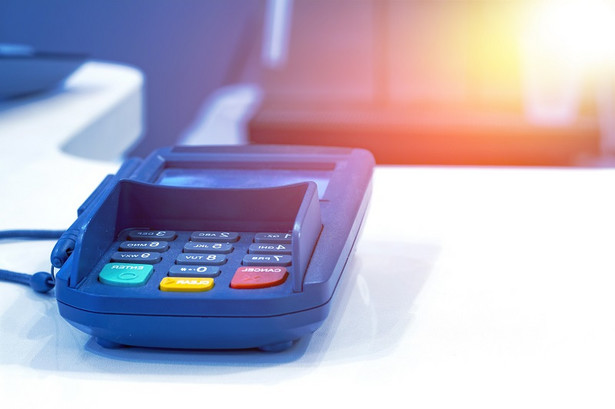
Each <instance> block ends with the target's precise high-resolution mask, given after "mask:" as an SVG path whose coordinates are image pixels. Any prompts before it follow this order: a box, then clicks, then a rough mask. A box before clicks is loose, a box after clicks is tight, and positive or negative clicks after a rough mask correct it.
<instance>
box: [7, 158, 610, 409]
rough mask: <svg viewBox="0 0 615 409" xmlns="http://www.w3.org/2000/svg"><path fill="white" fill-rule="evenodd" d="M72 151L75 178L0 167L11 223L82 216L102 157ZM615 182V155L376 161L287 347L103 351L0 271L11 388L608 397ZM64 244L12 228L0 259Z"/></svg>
mask: <svg viewBox="0 0 615 409" xmlns="http://www.w3.org/2000/svg"><path fill="white" fill-rule="evenodd" d="M0 155H1V157H2V159H3V160H4V157H5V154H4V153H1V154H0ZM22 156H23V158H24V159H23V163H26V164H27V166H33V167H37V168H41V167H42V168H45V167H47V166H49V165H50V162H49V161H48V160H46V159H45V158H42V159H40V162H32V161H29V160H28V155H23V154H22ZM11 160H16V158H11ZM70 168H71V169H72V171H71V177H74V178H77V181H76V182H72V183H70V184H71V186H72V187H71V188H70V189H69V190H70V193H67V192H66V191H65V190H63V189H56V188H55V187H54V186H52V185H53V183H50V181H49V179H50V178H51V179H53V178H55V176H54V175H53V174H48V173H45V172H42V173H40V174H38V176H37V177H36V178H34V179H33V178H32V177H31V176H32V175H30V174H28V173H24V174H21V175H19V177H12V176H11V174H10V173H7V172H6V171H4V172H2V173H0V190H1V191H2V196H3V199H2V201H1V204H2V209H1V211H2V212H1V213H0V214H2V215H3V216H2V217H0V228H14V227H43V228H64V227H66V226H67V225H68V224H70V223H71V222H72V221H73V219H74V217H75V212H76V209H77V207H78V206H79V205H80V204H81V202H82V201H83V200H84V199H85V197H86V196H87V194H88V193H89V192H90V191H91V190H92V189H93V187H94V186H95V185H96V184H97V183H98V181H99V180H100V179H101V178H102V175H103V173H105V170H106V169H103V168H104V166H101V165H100V164H99V163H96V162H91V161H90V162H83V163H76V162H75V163H71V164H70ZM4 169H5V170H6V168H4ZM68 179H69V180H70V179H71V178H68ZM73 180H74V179H73ZM614 181H615V170H610V169H541V168H530V169H511V168H499V169H498V168H458V167H441V168H439V167H379V168H377V170H376V172H375V175H374V193H373V198H372V203H371V208H370V211H369V215H368V218H367V221H366V224H365V228H364V231H363V235H362V237H361V240H360V242H359V244H358V247H357V250H356V253H355V254H354V257H353V259H352V261H351V262H350V264H349V266H348V268H347V270H346V271H345V273H344V278H343V280H344V281H343V286H342V288H341V290H340V292H339V293H337V294H336V297H335V301H334V304H333V308H332V311H331V314H330V315H329V317H328V319H327V321H326V322H325V324H324V326H323V327H322V328H320V329H319V330H318V331H316V332H315V333H314V334H313V335H312V336H311V337H308V338H306V339H303V340H302V341H300V342H299V343H298V344H296V345H295V346H294V347H293V348H291V349H290V350H287V351H284V352H281V353H263V352H256V351H229V352H208V351H169V350H148V349H141V348H125V349H112V350H106V349H103V348H101V347H100V346H98V345H97V344H96V343H95V342H94V341H93V340H91V339H90V338H89V337H88V336H87V335H85V334H83V333H81V332H79V331H78V330H76V329H74V328H72V327H71V326H70V325H69V324H67V323H66V322H65V321H64V320H63V319H62V318H61V317H60V316H59V314H58V311H57V308H56V305H55V301H54V299H53V297H52V296H42V295H38V294H35V293H34V292H32V291H31V290H30V289H28V288H26V287H23V286H20V285H15V284H8V283H0V402H3V403H2V407H6V408H9V407H10V408H14V407H35V406H34V405H40V407H44V406H48V405H51V406H52V407H53V406H59V405H62V407H79V408H83V407H88V408H91V407H101V408H102V407H104V408H108V407H109V406H110V405H112V404H114V402H118V401H121V402H125V403H133V404H137V403H138V404H139V407H143V408H145V407H147V406H146V405H150V404H151V405H153V404H156V407H175V408H177V407H201V406H203V407H204V406H205V405H212V404H215V405H222V404H225V405H227V406H225V407H228V405H229V402H230V401H241V402H244V403H246V404H250V405H258V407H262V406H265V405H267V406H270V407H282V406H283V407H292V406H299V407H308V406H310V404H311V403H312V402H320V405H321V406H322V405H323V403H322V402H327V401H333V402H334V403H335V404H336V405H342V404H343V405H345V406H348V405H349V404H362V406H361V407H365V406H366V405H367V404H376V405H379V406H380V407H414V408H424V407H438V408H450V407H473V408H477V407H478V408H502V407H504V408H508V407H510V408H520V407H523V408H525V407H537V408H538V407H540V408H544V407H562V406H565V407H591V408H597V407H613V405H615V391H614V389H613V380H614V379H615V376H614V372H615V369H613V368H615V320H613V312H614V311H615V296H614V294H615V252H614V251H613V249H614V248H615V189H613V184H614ZM67 183H68V182H67ZM30 186H32V187H30ZM32 202H33V203H32ZM52 246H53V243H52V242H41V243H31V242H23V243H18V242H11V243H7V244H1V247H0V267H2V268H11V269H16V270H20V271H28V272H30V271H38V270H46V269H47V268H48V265H49V262H48V255H49V252H50V250H51V248H52ZM6 402H9V403H10V404H8V405H5V404H4V403H6ZM291 405H292V406H291ZM37 407H38V406H37ZM230 407H235V406H230ZM322 407H327V406H326V405H325V406H322Z"/></svg>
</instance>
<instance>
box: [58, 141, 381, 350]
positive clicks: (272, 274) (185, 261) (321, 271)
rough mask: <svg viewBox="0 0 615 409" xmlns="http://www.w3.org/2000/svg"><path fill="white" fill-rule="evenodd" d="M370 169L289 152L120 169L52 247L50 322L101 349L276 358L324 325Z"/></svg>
mask: <svg viewBox="0 0 615 409" xmlns="http://www.w3.org/2000/svg"><path fill="white" fill-rule="evenodd" d="M373 167H374V160H373V157H372V155H371V154H370V153H369V152H367V151H365V150H361V149H345V148H321V147H301V146H264V145H252V146H217V147H195V146H177V147H171V148H164V149H160V150H158V151H156V152H154V153H153V154H152V155H151V156H149V157H148V158H146V159H145V160H141V159H130V160H128V161H126V162H125V163H124V165H123V166H122V167H121V168H120V170H119V171H118V172H117V173H116V174H115V175H109V176H107V178H106V179H105V180H104V181H103V182H102V183H101V184H100V185H99V186H98V188H97V189H96V190H95V191H94V192H93V193H92V194H91V196H90V197H89V198H88V199H87V200H86V201H85V203H83V205H82V206H81V207H80V208H79V210H78V217H77V219H76V221H75V222H74V224H73V225H72V226H71V227H70V228H69V229H68V230H67V231H66V232H65V233H64V234H63V235H62V237H61V238H60V239H59V240H58V242H57V243H56V246H55V248H54V250H53V253H52V256H51V261H52V264H53V265H54V266H55V267H57V268H59V270H58V272H57V275H56V287H55V288H56V297H57V302H58V306H59V311H60V314H61V315H62V316H63V317H64V318H65V319H66V320H67V321H68V322H69V323H71V324H72V325H73V326H75V327H77V328H78V329H80V330H82V331H84V332H86V333H88V334H91V335H92V336H93V337H95V338H96V340H97V341H98V343H100V344H101V345H103V346H106V347H117V346H142V347H162V348H190V349H239V348H241V349H243V348H260V349H262V350H267V351H277V350H283V349H285V348H288V347H290V346H291V345H292V344H293V342H294V341H295V340H297V339H299V338H301V337H303V336H305V335H307V334H309V333H311V332H313V331H315V330H316V329H317V328H318V327H319V326H320V325H321V324H322V322H323V321H324V320H325V318H326V316H327V314H328V311H329V308H330V305H331V300H332V298H333V297H334V296H335V293H336V291H337V290H338V289H337V287H338V284H339V282H340V277H341V275H342V273H343V271H344V267H345V266H346V264H347V262H348V258H349V256H350V254H351V250H352V249H353V246H354V245H355V242H356V239H357V235H358V233H359V229H360V227H361V224H362V222H363V219H364V216H365V212H366V208H367V204H368V201H369V197H370V186H371V177H372V172H373Z"/></svg>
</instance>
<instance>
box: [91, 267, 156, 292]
mask: <svg viewBox="0 0 615 409" xmlns="http://www.w3.org/2000/svg"><path fill="white" fill-rule="evenodd" d="M153 271H154V267H153V266H152V265H149V264H128V263H109V264H107V265H106V266H105V267H104V268H103V269H102V271H101V272H100V274H98V279H99V280H100V282H101V283H103V284H108V285H117V286H121V287H138V286H140V285H143V284H145V283H146V282H147V280H148V279H149V276H151V275H152V272H153Z"/></svg>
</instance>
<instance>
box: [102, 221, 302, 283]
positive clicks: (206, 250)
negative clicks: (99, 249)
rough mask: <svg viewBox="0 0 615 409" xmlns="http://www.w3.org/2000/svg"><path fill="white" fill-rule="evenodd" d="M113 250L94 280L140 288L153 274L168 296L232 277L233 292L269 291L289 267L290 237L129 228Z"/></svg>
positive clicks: (290, 256)
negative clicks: (266, 289)
mask: <svg viewBox="0 0 615 409" xmlns="http://www.w3.org/2000/svg"><path fill="white" fill-rule="evenodd" d="M112 247H113V251H112V252H111V255H110V257H109V262H108V263H107V264H105V265H104V266H103V268H102V269H101V271H100V273H99V275H98V281H99V282H101V283H103V284H105V285H112V286H120V287H139V286H143V285H145V284H146V283H148V281H149V280H150V279H151V278H152V276H153V275H154V273H155V272H156V273H157V274H156V276H157V277H158V279H159V280H160V281H159V284H158V288H159V290H161V291H168V292H205V291H210V290H212V289H214V288H215V285H216V281H217V280H218V278H219V277H230V282H229V287H230V288H232V289H237V290H245V289H259V288H269V287H275V286H279V285H281V284H283V283H284V282H285V281H286V279H287V277H288V275H289V272H290V269H292V250H291V234H289V233H283V232H264V233H250V232H224V231H192V232H186V231H177V232H176V231H160V230H129V231H128V232H125V233H123V234H120V237H119V238H118V241H116V242H115V243H114V244H113V246H112ZM161 271H162V273H161ZM161 274H162V276H161ZM160 277H161V278H160ZM226 281H227V282H228V280H226Z"/></svg>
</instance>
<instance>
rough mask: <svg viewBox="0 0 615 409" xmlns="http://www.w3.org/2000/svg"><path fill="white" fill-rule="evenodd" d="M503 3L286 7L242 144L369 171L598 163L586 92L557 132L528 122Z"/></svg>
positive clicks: (323, 2) (512, 22) (307, 0)
mask: <svg viewBox="0 0 615 409" xmlns="http://www.w3.org/2000/svg"><path fill="white" fill-rule="evenodd" d="M522 3H524V2H511V1H505V0H500V1H497V0H473V1H430V0H413V1H405V0H379V1H372V0H340V1H335V2H331V1H328V0H295V1H294V2H293V8H292V17H291V18H292V21H291V26H290V27H291V28H290V36H289V41H288V44H289V47H288V55H287V59H286V62H285V63H284V64H281V65H279V66H276V67H270V68H265V70H264V72H263V78H262V84H263V88H264V98H263V102H262V104H261V106H260V108H259V109H258V111H257V112H256V114H255V116H254V117H253V118H252V120H251V121H250V123H249V138H250V140H251V142H254V143H285V144H289V143H290V144H317V145H340V146H355V147H363V148H367V149H369V150H371V151H372V152H373V153H374V156H375V157H376V159H377V161H378V162H379V163H415V164H477V165H574V164H577V163H578V161H579V160H580V159H583V158H584V157H592V156H593V157H595V156H596V155H598V154H599V147H600V144H599V127H598V122H597V119H596V106H595V101H594V100H593V99H592V98H593V94H591V91H583V92H586V94H585V95H583V96H582V99H583V101H582V103H581V106H580V109H579V114H578V116H577V117H576V118H573V119H572V120H571V121H570V122H568V123H565V124H562V123H560V124H545V123H539V122H532V121H530V120H529V119H528V117H527V115H526V112H525V109H526V107H525V106H524V94H523V91H524V89H523V87H524V84H523V72H522V69H523V63H522V59H521V54H520V49H519V41H518V40H519V38H518V33H519V32H521V31H522V29H523V26H524V22H523V17H524V16H523V14H522V12H521V8H520V7H519V5H520V4H522Z"/></svg>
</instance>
